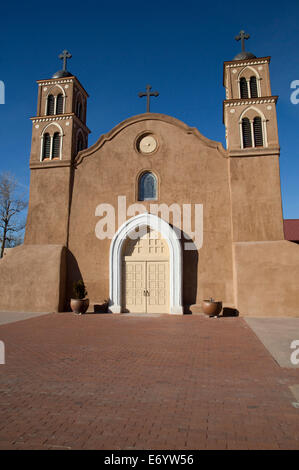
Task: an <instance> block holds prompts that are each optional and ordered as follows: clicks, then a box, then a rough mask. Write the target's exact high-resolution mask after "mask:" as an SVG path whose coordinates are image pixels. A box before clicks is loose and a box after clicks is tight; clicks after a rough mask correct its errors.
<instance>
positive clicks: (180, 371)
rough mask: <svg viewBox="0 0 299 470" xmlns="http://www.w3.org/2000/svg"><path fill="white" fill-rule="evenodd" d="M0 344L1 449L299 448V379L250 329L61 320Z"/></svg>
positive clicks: (14, 331)
mask: <svg viewBox="0 0 299 470" xmlns="http://www.w3.org/2000/svg"><path fill="white" fill-rule="evenodd" d="M0 340H2V341H4V343H5V348H6V364H5V365H0V399H1V408H0V412H1V414H0V448H1V449H64V448H65V449H299V409H296V408H295V407H294V405H293V402H295V401H296V400H295V398H294V396H293V395H292V393H291V391H290V388H289V387H290V386H293V385H295V384H299V369H288V368H282V367H280V366H279V365H278V364H277V363H276V362H275V360H274V359H273V358H272V356H271V355H270V354H269V352H268V351H267V349H265V347H264V345H263V344H262V343H261V342H260V340H259V339H258V338H257V336H256V335H255V333H254V332H253V331H252V330H251V329H250V327H249V325H248V324H247V323H246V322H245V321H244V319H242V318H219V319H211V318H205V317H201V316H170V315H161V316H149V317H146V316H140V317H138V316H136V315H95V314H94V315H92V314H88V315H85V316H84V315H83V316H76V315H74V314H72V313H64V314H61V313H60V314H49V315H43V316H38V317H35V318H30V319H26V320H24V321H18V322H16V323H9V324H4V325H1V326H0Z"/></svg>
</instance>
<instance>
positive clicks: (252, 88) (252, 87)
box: [249, 76, 258, 98]
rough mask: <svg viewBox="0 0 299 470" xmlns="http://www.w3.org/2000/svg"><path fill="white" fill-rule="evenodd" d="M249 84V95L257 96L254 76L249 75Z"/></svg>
mask: <svg viewBox="0 0 299 470" xmlns="http://www.w3.org/2000/svg"><path fill="white" fill-rule="evenodd" d="M249 85H250V97H251V98H257V97H258V91H257V81H256V77H255V76H253V77H250V82H249Z"/></svg>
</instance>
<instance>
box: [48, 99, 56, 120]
mask: <svg viewBox="0 0 299 470" xmlns="http://www.w3.org/2000/svg"><path fill="white" fill-rule="evenodd" d="M54 103H55V99H54V96H53V95H49V96H48V103H47V115H48V116H53V114H54Z"/></svg>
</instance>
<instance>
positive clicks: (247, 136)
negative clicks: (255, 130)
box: [242, 118, 252, 148]
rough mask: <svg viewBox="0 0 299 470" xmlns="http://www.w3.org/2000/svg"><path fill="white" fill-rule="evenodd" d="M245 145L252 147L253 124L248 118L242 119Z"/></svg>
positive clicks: (245, 146)
mask: <svg viewBox="0 0 299 470" xmlns="http://www.w3.org/2000/svg"><path fill="white" fill-rule="evenodd" d="M242 134H243V147H244V148H247V147H252V138H251V124H250V121H249V119H248V118H243V119H242Z"/></svg>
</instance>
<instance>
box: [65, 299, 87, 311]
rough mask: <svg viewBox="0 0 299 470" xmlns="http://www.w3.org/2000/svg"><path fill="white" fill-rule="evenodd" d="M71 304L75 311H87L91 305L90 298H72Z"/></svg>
mask: <svg viewBox="0 0 299 470" xmlns="http://www.w3.org/2000/svg"><path fill="white" fill-rule="evenodd" d="M70 305H71V309H72V311H73V312H74V313H80V314H81V313H85V312H86V310H87V309H88V307H89V299H71V301H70Z"/></svg>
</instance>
